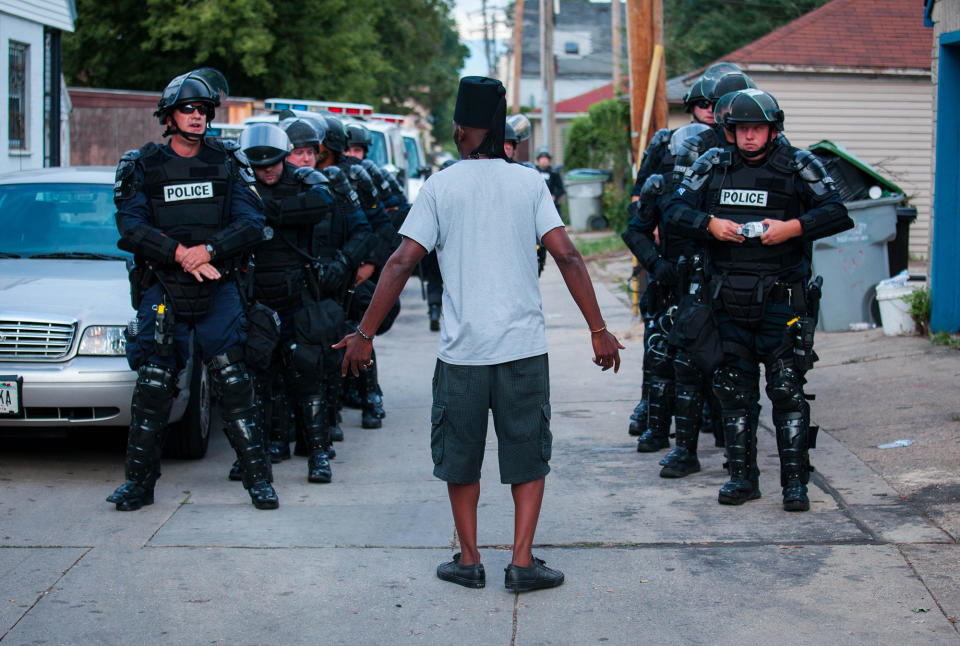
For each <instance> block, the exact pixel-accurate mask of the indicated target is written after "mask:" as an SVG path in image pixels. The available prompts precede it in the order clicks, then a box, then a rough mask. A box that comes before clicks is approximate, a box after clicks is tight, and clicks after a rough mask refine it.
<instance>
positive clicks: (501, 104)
mask: <svg viewBox="0 0 960 646" xmlns="http://www.w3.org/2000/svg"><path fill="white" fill-rule="evenodd" d="M506 118H507V90H506V89H505V88H504V87H503V83H501V82H500V81H498V80H497V79H492V78H487V77H485V76H465V77H463V78H462V79H460V88H459V89H458V90H457V105H456V107H455V108H454V110H453V120H454V121H456V122H457V123H458V124H460V125H461V126H466V127H468V128H483V129H485V130H487V131H488V132H487V134H486V136H485V137H484V138H483V142H482V143H481V144H480V145H479V146H478V147H477V149H476V150H474V151H473V152H472V153H471V155H473V154H479V155H487V156H488V157H500V158H505V157H506V155H505V154H504V152H503V138H504V131H505V128H506Z"/></svg>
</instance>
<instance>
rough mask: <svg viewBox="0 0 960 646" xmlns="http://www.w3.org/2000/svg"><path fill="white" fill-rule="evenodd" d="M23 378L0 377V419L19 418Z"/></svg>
mask: <svg viewBox="0 0 960 646" xmlns="http://www.w3.org/2000/svg"><path fill="white" fill-rule="evenodd" d="M22 391H23V377H16V376H12V375H0V417H19V416H20V413H21V399H22V398H21V393H22Z"/></svg>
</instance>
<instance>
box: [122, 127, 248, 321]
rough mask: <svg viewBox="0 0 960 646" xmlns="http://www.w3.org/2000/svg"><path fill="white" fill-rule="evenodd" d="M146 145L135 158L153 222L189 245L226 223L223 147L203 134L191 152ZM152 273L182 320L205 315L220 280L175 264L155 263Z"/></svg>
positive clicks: (227, 193) (227, 183) (228, 184)
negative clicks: (186, 154)
mask: <svg viewBox="0 0 960 646" xmlns="http://www.w3.org/2000/svg"><path fill="white" fill-rule="evenodd" d="M145 150H146V151H147V152H146V154H145V155H143V156H142V157H141V158H140V163H141V164H142V165H143V170H144V183H143V191H144V193H145V194H146V196H147V199H148V200H149V203H150V208H151V222H152V224H153V225H154V226H155V227H157V228H158V229H160V230H161V231H163V233H165V234H166V235H167V236H169V237H170V238H172V239H174V240H176V241H177V242H179V243H180V244H182V245H183V246H185V247H192V246H195V245H198V244H203V243H204V242H205V241H206V240H207V239H208V238H209V237H210V236H212V235H213V234H214V233H216V232H217V231H219V230H221V229H223V228H224V227H225V226H226V222H227V216H228V212H227V211H228V209H229V208H230V190H231V187H232V182H231V177H230V172H229V168H228V164H229V161H228V153H227V152H226V151H224V150H222V149H217V148H214V147H213V146H212V145H211V144H210V143H209V142H208V140H204V145H202V146H201V147H200V152H199V153H197V154H196V155H195V156H193V157H179V156H176V155H175V154H171V153H170V152H167V151H166V150H164V149H163V148H160V147H157V146H153V147H149V148H145ZM221 270H223V268H222V267H221ZM154 273H155V275H156V278H157V280H158V281H159V282H160V283H161V284H162V285H163V287H164V292H165V293H166V295H167V296H168V297H169V298H170V299H171V300H172V305H173V311H174V316H175V317H176V319H177V320H180V321H184V322H195V321H197V320H199V319H201V318H203V316H204V315H206V313H207V311H208V310H209V308H210V303H211V301H212V299H213V295H214V293H215V292H216V290H217V287H218V286H219V284H220V283H221V282H222V280H223V279H221V280H220V281H213V280H205V281H203V282H199V281H197V279H196V278H194V277H193V276H192V275H190V274H188V273H186V272H184V271H183V270H182V269H181V268H180V266H179V265H178V266H175V267H166V268H165V267H159V268H156V269H155V271H154Z"/></svg>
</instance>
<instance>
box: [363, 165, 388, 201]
mask: <svg viewBox="0 0 960 646" xmlns="http://www.w3.org/2000/svg"><path fill="white" fill-rule="evenodd" d="M360 165H361V166H363V169H364V170H365V171H367V174H368V175H370V179H372V180H373V183H374V185H375V186H376V187H377V191H379V193H380V194H381V195H390V192H391V191H390V182H388V181H387V178H386V177H385V176H384V175H385V173H384V172H383V171H382V170H380V167H379V166H377V165H376V164H374V163H373V161H372V160H369V159H364V160H362V161H361V162H360Z"/></svg>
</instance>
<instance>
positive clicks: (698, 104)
mask: <svg viewBox="0 0 960 646" xmlns="http://www.w3.org/2000/svg"><path fill="white" fill-rule="evenodd" d="M693 105H694V106H695V107H698V108H700V109H701V110H706V109H707V108H712V107H713V104H712V103H710V102H709V101H707V100H706V99H699V100H697V101H694V102H693Z"/></svg>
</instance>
